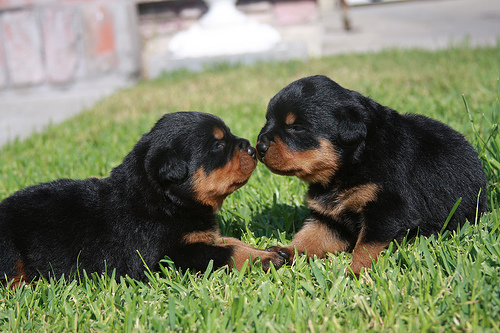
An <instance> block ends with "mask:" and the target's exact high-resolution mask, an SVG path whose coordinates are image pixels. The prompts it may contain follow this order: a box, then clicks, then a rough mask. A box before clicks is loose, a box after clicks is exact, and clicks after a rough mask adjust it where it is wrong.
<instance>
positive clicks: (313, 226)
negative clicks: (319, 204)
mask: <svg viewBox="0 0 500 333" xmlns="http://www.w3.org/2000/svg"><path fill="white" fill-rule="evenodd" d="M348 246H349V244H348V243H347V242H346V241H345V240H343V239H341V238H339V237H338V236H337V235H335V233H334V232H332V230H330V229H329V228H328V227H327V226H326V225H324V224H323V223H321V222H317V221H315V220H311V221H308V222H306V224H305V225H304V226H303V227H302V228H301V229H300V230H299V232H297V234H296V235H295V237H294V238H293V239H292V242H291V243H290V244H289V245H288V246H285V247H277V246H275V247H272V248H270V250H272V251H275V252H278V251H283V252H285V253H286V254H287V255H288V257H289V258H288V260H289V261H292V260H293V259H294V256H295V249H297V253H298V254H299V255H304V254H306V253H307V256H308V257H312V256H317V257H318V258H325V257H326V254H327V253H337V252H343V251H346V250H347V248H348Z"/></svg>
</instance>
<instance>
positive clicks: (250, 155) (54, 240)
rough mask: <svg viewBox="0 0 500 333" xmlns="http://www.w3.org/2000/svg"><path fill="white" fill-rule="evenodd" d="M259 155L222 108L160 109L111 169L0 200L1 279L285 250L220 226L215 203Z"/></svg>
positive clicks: (238, 258) (121, 271)
mask: <svg viewBox="0 0 500 333" xmlns="http://www.w3.org/2000/svg"><path fill="white" fill-rule="evenodd" d="M256 163H257V160H256V158H255V149H254V148H253V147H252V146H250V143H249V142H248V140H245V139H241V138H238V137H236V136H234V135H233V134H232V133H231V132H230V130H229V128H228V127H227V126H226V125H225V124H224V122H223V121H222V120H221V119H219V118H218V117H216V116H213V115H209V114H205V113H198V112H178V113H172V114H166V115H164V116H163V117H162V118H161V119H160V120H159V121H158V122H157V123H156V124H155V125H154V127H153V128H152V129H151V131H150V132H149V133H147V134H144V135H143V136H142V138H141V139H140V140H139V141H138V142H137V143H136V145H135V146H134V148H133V149H132V151H131V152H130V153H129V154H128V155H127V156H126V157H125V158H124V160H123V162H122V163H121V164H120V165H119V166H117V167H115V168H114V169H113V170H112V171H111V174H110V176H109V177H108V178H104V179H97V178H89V179H86V180H70V179H61V180H57V181H53V182H50V183H45V184H40V185H35V186H32V187H28V188H26V189H24V190H21V191H19V192H16V193H14V194H13V195H12V196H10V197H8V198H6V199H5V200H3V201H2V202H1V203H0V231H1V232H0V278H1V279H6V280H5V281H6V282H9V281H13V284H14V285H18V284H19V283H23V282H30V281H31V280H32V279H34V278H36V277H39V276H44V277H47V276H49V275H50V276H54V277H59V276H61V275H62V274H64V275H65V276H72V275H74V274H75V273H76V272H78V271H82V270H86V272H89V273H91V272H98V273H101V272H105V271H107V272H109V273H110V272H112V270H116V275H117V276H120V275H129V276H130V277H132V278H134V279H141V280H142V279H144V278H145V277H146V276H145V274H144V271H145V267H144V265H147V266H148V267H149V268H151V269H155V268H157V266H158V264H159V261H160V260H161V259H162V258H164V257H165V256H169V257H170V258H171V259H172V260H173V261H174V263H175V264H176V265H177V266H178V267H181V268H185V269H195V270H203V269H205V268H206V267H207V264H208V263H209V261H210V260H213V263H214V267H221V266H224V265H228V266H234V267H236V268H237V269H240V268H241V267H242V265H243V263H244V262H245V260H247V259H250V260H252V259H256V258H257V257H261V259H260V261H261V262H262V266H263V268H264V269H268V268H269V265H270V263H271V262H272V263H273V264H274V266H276V267H279V266H281V265H282V264H283V263H284V259H283V258H282V257H281V256H280V255H279V254H277V253H271V252H266V251H264V250H259V249H256V248H253V247H251V246H249V245H247V244H245V243H243V242H241V241H239V240H237V239H234V238H228V237H223V236H221V235H220V234H219V232H218V227H217V221H216V217H215V211H217V210H218V209H219V208H220V207H221V205H222V202H223V200H224V199H225V198H226V196H228V195H229V194H231V193H232V192H234V191H235V190H237V189H238V188H240V187H242V186H243V185H244V184H245V183H246V182H247V180H248V178H249V177H250V175H251V174H252V172H253V170H254V168H255V166H256Z"/></svg>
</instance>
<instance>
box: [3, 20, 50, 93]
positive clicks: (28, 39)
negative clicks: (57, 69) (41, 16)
mask: <svg viewBox="0 0 500 333" xmlns="http://www.w3.org/2000/svg"><path fill="white" fill-rule="evenodd" d="M2 28H3V36H4V40H5V56H6V60H7V69H8V72H9V76H10V79H11V82H12V84H14V85H16V86H18V85H31V84H38V83H41V82H42V81H43V80H44V70H43V64H42V55H41V49H42V42H41V36H40V32H39V31H38V29H37V20H36V15H35V14H34V13H33V12H32V11H29V10H22V11H13V12H5V13H4V15H3V26H2Z"/></svg>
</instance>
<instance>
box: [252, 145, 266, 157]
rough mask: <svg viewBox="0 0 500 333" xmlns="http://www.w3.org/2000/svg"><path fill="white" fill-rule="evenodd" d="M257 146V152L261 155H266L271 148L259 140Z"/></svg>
mask: <svg viewBox="0 0 500 333" xmlns="http://www.w3.org/2000/svg"><path fill="white" fill-rule="evenodd" d="M255 147H256V148H257V152H258V153H259V156H260V157H264V156H265V155H266V153H267V150H268V149H269V145H267V144H265V143H262V142H259V143H258V144H257V145H256V146H255Z"/></svg>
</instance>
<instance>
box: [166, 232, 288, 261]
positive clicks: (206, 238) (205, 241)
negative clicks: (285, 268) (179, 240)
mask: <svg viewBox="0 0 500 333" xmlns="http://www.w3.org/2000/svg"><path fill="white" fill-rule="evenodd" d="M183 243H184V244H185V245H184V247H183V250H182V252H183V259H182V261H183V262H182V263H176V264H177V265H179V266H181V267H182V266H184V267H190V268H197V269H198V270H203V269H204V268H205V267H206V265H208V262H209V261H210V260H214V265H215V266H216V267H222V266H224V265H228V266H229V267H235V268H236V269H238V270H240V269H241V268H242V267H243V264H244V263H245V261H246V260H250V263H252V262H253V260H255V259H257V258H260V260H259V261H260V262H262V268H263V269H264V270H268V269H269V267H270V263H271V262H272V263H273V265H274V266H275V267H276V268H279V267H281V266H282V265H283V264H284V263H285V259H283V257H282V256H280V255H279V254H278V253H274V252H268V251H265V250H260V249H257V248H254V247H252V246H250V245H248V244H246V243H243V242H242V241H240V240H238V239H236V238H232V237H223V236H221V235H220V234H219V233H218V232H216V231H199V232H192V233H189V234H187V235H185V236H184V237H183ZM195 248H196V249H198V250H193V249H195ZM196 252H197V253H196ZM190 253H191V254H190ZM172 259H173V260H174V262H176V260H175V258H172ZM188 262H191V264H189V263H188ZM195 263H196V267H193V264H195ZM203 265H204V267H200V266H203Z"/></svg>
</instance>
